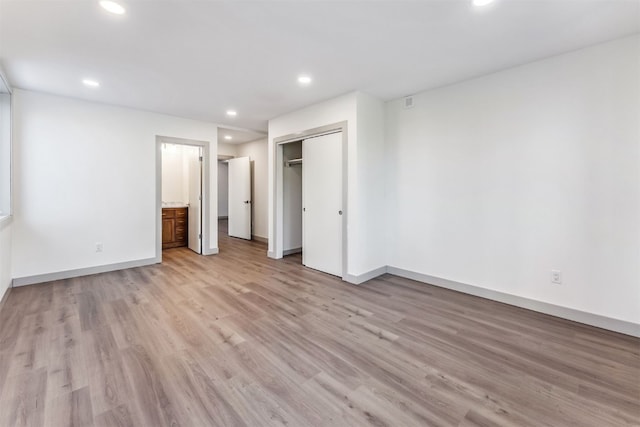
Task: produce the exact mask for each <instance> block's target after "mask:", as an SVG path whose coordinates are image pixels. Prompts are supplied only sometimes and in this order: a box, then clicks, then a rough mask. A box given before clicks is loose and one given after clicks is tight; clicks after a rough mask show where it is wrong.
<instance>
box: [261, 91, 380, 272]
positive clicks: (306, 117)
mask: <svg viewBox="0 0 640 427" xmlns="http://www.w3.org/2000/svg"><path fill="white" fill-rule="evenodd" d="M342 121H346V122H347V138H348V143H347V174H346V177H345V182H344V184H345V185H346V188H347V206H346V207H345V211H346V214H347V230H346V231H347V239H348V248H347V279H349V280H356V279H355V278H356V277H358V276H362V275H365V274H366V273H369V272H371V271H372V270H375V269H378V268H384V266H385V262H384V261H385V247H384V237H381V236H379V233H380V230H381V229H382V228H383V227H384V218H385V216H386V215H385V213H384V205H383V202H384V186H383V185H380V187H378V186H377V185H378V184H380V183H382V182H384V178H382V177H378V176H376V174H377V173H378V172H377V171H378V170H380V168H381V167H383V165H384V164H383V159H384V104H383V103H382V101H380V100H378V99H376V98H374V97H372V96H369V95H366V94H362V93H358V92H354V93H350V94H347V95H343V96H340V97H338V98H334V99H331V100H329V101H325V102H322V103H319V104H316V105H312V106H310V107H307V108H304V109H302V110H298V111H295V112H292V113H289V114H286V115H284V116H281V117H278V118H275V119H273V120H270V121H269V191H270V193H271V194H273V191H274V182H275V181H276V178H277V177H276V172H277V170H276V168H275V162H276V159H275V158H274V142H273V141H274V139H275V138H278V137H281V136H285V135H289V134H293V133H296V132H303V131H306V130H309V129H313V128H316V127H321V126H326V125H329V124H333V123H338V122H342ZM360 132H362V133H363V137H362V138H360ZM379 173H383V172H382V171H381V170H380V172H379ZM369 179H373V181H372V182H370V181H369ZM273 200H274V199H273V197H270V198H269V201H270V202H269V203H270V204H269V212H270V220H269V225H270V228H269V252H270V254H272V255H275V248H276V246H275V245H278V246H279V247H282V245H283V242H282V240H281V236H278V235H277V234H275V233H274V225H275V220H276V218H279V217H281V216H282V200H281V199H279V200H275V202H274V201H273ZM274 203H275V205H274ZM378 213H379V215H378ZM274 237H275V238H277V239H279V241H278V242H276V241H274V240H273V238H274Z"/></svg>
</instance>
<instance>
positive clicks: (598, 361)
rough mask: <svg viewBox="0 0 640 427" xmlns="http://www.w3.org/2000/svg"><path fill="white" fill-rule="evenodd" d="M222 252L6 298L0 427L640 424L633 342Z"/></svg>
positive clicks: (258, 250)
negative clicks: (350, 283) (347, 281)
mask: <svg viewBox="0 0 640 427" xmlns="http://www.w3.org/2000/svg"><path fill="white" fill-rule="evenodd" d="M220 250H221V252H220V254H219V255H217V256H212V257H201V256H197V255H195V254H193V253H192V252H190V251H189V250H188V249H184V248H178V249H171V250H168V251H165V252H164V262H163V264H159V265H155V266H150V267H142V268H135V269H130V270H123V271H118V272H112V273H105V274H99V275H94V276H90V277H83V278H76V279H69V280H61V281H57V282H51V283H46V284H42V285H35V286H27V287H23V288H15V289H13V290H12V291H11V293H10V294H9V297H8V299H7V301H6V304H5V305H4V307H2V310H1V311H0V426H1V427H5V426H56V427H60V426H95V427H103V426H150V427H156V426H165V425H166V426H282V425H287V426H465V427H471V426H477V427H479V426H554V427H558V426H596V427H604V426H631V425H635V426H638V425H640V340H638V339H635V338H632V337H628V336H624V335H620V334H616V333H612V332H607V331H604V330H600V329H597V328H592V327H588V326H584V325H580V324H577V323H572V322H569V321H565V320H561V319H558V318H554V317H550V316H546V315H542V314H538V313H534V312H531V311H527V310H523V309H519V308H515V307H511V306H507V305H504V304H499V303H495V302H492V301H487V300H483V299H481V298H476V297H472V296H468V295H463V294H459V293H456V292H452V291H448V290H445V289H441V288H437V287H433V286H429V285H425V284H421V283H417V282H413V281H411V280H406V279H402V278H398V277H394V276H390V275H385V276H383V277H381V278H378V279H375V280H372V281H370V282H368V283H366V284H363V285H361V286H352V285H348V284H346V283H344V282H341V281H340V280H339V279H337V278H334V277H332V276H329V275H326V274H323V273H319V272H316V271H313V270H310V269H305V268H304V267H302V266H301V265H300V257H299V256H291V257H288V258H286V259H285V260H280V261H275V260H271V259H268V258H267V257H266V255H265V253H266V247H265V246H264V245H263V244H260V243H255V242H245V241H240V240H236V239H231V238H228V237H225V236H224V235H223V236H221V243H220Z"/></svg>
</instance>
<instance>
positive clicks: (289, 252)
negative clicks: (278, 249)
mask: <svg viewBox="0 0 640 427" xmlns="http://www.w3.org/2000/svg"><path fill="white" fill-rule="evenodd" d="M300 253H302V248H293V249H286V250H284V251H282V256H287V255H293V254H300Z"/></svg>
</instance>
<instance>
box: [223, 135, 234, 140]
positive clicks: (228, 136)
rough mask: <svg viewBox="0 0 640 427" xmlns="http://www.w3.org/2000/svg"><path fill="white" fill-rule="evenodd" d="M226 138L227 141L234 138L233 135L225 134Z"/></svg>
mask: <svg viewBox="0 0 640 427" xmlns="http://www.w3.org/2000/svg"><path fill="white" fill-rule="evenodd" d="M224 139H226V140H227V141H230V140H232V139H233V138H232V137H231V135H225V136H224Z"/></svg>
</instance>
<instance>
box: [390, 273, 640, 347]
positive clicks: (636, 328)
mask: <svg viewBox="0 0 640 427" xmlns="http://www.w3.org/2000/svg"><path fill="white" fill-rule="evenodd" d="M387 273H389V274H393V275H395V276H400V277H405V278H407V279H412V280H416V281H418V282H423V283H428V284H430V285H435V286H439V287H441V288H447V289H451V290H454V291H458V292H462V293H465V294H469V295H474V296H477V297H482V298H486V299H490V300H493V301H498V302H503V303H505V304H509V305H513V306H516V307H521V308H526V309H528V310H533V311H537V312H539V313H544V314H549V315H551V316H556V317H561V318H563V319H567V320H573V321H574V322H578V323H584V324H586V325H591V326H596V327H598V328H602V329H607V330H610V331H614V332H619V333H621V334H625V335H631V336H634V337H640V324H637V323H632V322H627V321H624V320H619V319H613V318H611V317H605V316H601V315H599V314H593V313H587V312H585V311H580V310H576V309H573V308H568V307H563V306H560V305H555V304H550V303H546V302H542V301H537V300H532V299H529V298H525V297H520V296H517V295H511V294H506V293H504V292H499V291H494V290H491V289H485V288H481V287H478V286H473V285H468V284H465V283H460V282H455V281H453V280H447V279H442V278H439V277H434V276H429V275H427V274H422V273H416V272H414V271H409V270H404V269H402V268H397V267H391V266H387Z"/></svg>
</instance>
